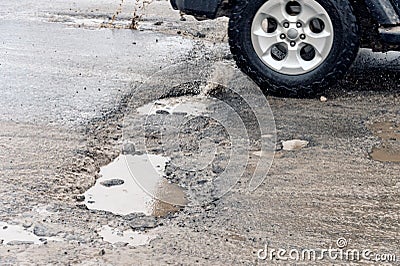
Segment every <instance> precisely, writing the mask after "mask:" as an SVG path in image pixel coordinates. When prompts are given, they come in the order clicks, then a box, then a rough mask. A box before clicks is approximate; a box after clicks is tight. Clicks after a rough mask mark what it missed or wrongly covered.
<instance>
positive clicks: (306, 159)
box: [0, 0, 400, 265]
mask: <svg viewBox="0 0 400 266" xmlns="http://www.w3.org/2000/svg"><path fill="white" fill-rule="evenodd" d="M119 4H120V2H119V1H112V0H102V1H96V2H93V1H86V0H84V1H49V0H40V1H31V0H23V1H19V2H18V3H16V2H14V1H3V2H2V3H0V15H1V16H0V17H1V18H0V30H1V32H2V34H1V37H0V78H1V82H0V88H1V97H0V128H1V134H0V169H1V171H0V195H1V200H0V225H1V228H0V242H1V244H0V264H1V265H3V264H6V265H7V264H11V265H14V264H22V265H24V264H62V265H64V264H83V265H103V264H106V265H132V264H137V265H158V264H162V265H163V264H183V265H193V264H200V265H205V264H212V265H237V264H244V265H254V264H266V265H269V264H272V263H278V264H279V263H287V262H288V261H284V258H281V259H280V260H279V257H277V256H278V255H277V254H278V253H277V252H276V251H273V252H272V253H273V254H274V256H273V257H269V255H268V256H267V255H266V254H269V253H268V252H271V250H272V249H275V250H278V249H282V250H286V251H287V253H286V254H287V255H286V256H289V255H288V254H289V251H290V250H294V251H293V252H292V253H291V255H293V258H290V259H289V263H292V264H294V263H298V264H304V265H308V264H309V263H312V264H321V265H331V264H340V263H344V264H348V263H353V264H354V265H358V264H359V265H365V264H371V265H373V264H375V263H378V260H379V259H381V260H382V259H386V260H387V262H388V264H389V265H390V264H393V265H396V262H393V258H394V255H397V263H398V260H400V250H399V248H398V247H399V246H400V240H399V236H400V231H399V226H398V225H399V222H400V221H399V213H400V197H399V195H400V194H399V189H400V180H399V173H400V165H399V161H400V155H399V150H400V133H399V132H400V127H399V125H400V113H399V108H398V106H399V89H400V83H399V76H400V72H399V70H400V54H399V53H396V52H391V53H388V54H374V53H372V52H371V51H368V50H362V51H360V55H359V57H358V59H357V61H356V62H355V64H354V66H353V67H352V69H351V70H350V72H349V74H348V75H347V76H346V78H345V79H344V80H343V81H341V82H339V84H338V85H337V86H335V87H333V88H330V89H329V90H328V91H327V92H326V94H325V96H324V98H322V99H319V98H318V99H284V98H275V97H269V96H268V97H264V96H263V95H262V94H261V92H260V91H258V89H257V87H256V86H254V84H252V82H251V81H249V80H248V79H246V77H244V76H243V74H241V73H240V72H239V71H238V70H237V69H235V68H234V63H233V60H232V58H231V56H230V53H229V48H228V45H227V36H226V23H227V19H224V18H222V19H218V20H216V21H204V22H197V21H195V20H194V19H193V18H190V17H184V19H182V18H181V16H180V15H179V13H178V12H175V11H172V10H171V8H170V7H169V4H168V2H167V1H154V3H152V4H150V5H148V6H147V7H146V9H145V10H144V11H140V12H142V15H143V16H142V21H140V22H139V29H138V30H131V29H128V27H129V24H130V22H131V17H132V10H133V9H134V3H133V1H132V2H129V3H122V6H121V8H120V12H118V14H117V12H116V11H117V10H119ZM114 14H115V15H116V17H115V19H114V20H112V17H113V15H114ZM216 83H218V84H220V85H224V87H225V89H221V86H216V85H215V84H216ZM226 88H228V89H226ZM229 88H230V89H231V90H229ZM160 98H163V99H162V100H160V101H159V102H158V103H157V104H155V105H148V106H147V107H146V106H145V107H142V106H143V105H146V104H148V103H152V101H154V100H158V99H160ZM243 99H244V100H246V101H244V100H243ZM149 107H150V109H149ZM152 107H153V109H152ZM137 108H139V109H137ZM154 108H155V109H154ZM143 110H144V111H143ZM237 121H239V122H237ZM178 125H179V126H183V128H182V127H179V126H178ZM242 126H244V128H245V130H244V131H243V128H242ZM295 139H298V140H302V141H303V142H301V143H303V144H304V143H305V145H304V146H302V145H300V144H299V143H300V142H298V143H297V146H296V148H297V149H295V150H288V148H287V146H285V145H284V144H285V141H287V140H295ZM264 140H266V141H265V143H267V144H268V145H266V146H263V143H264V142H263V141H264ZM286 145H287V143H286ZM299 145H300V146H299ZM273 154H274V157H273ZM146 155H150V157H148V158H150V159H151V158H153V157H154V160H156V161H157V160H159V161H157V162H153V166H154V167H153V168H146V167H147V166H146V164H143V165H142V164H141V161H140V160H137V158H142V157H141V156H146ZM209 155H212V156H211V157H212V158H210V157H209ZM243 156H244V157H243ZM120 160H126V162H127V164H126V165H128V166H130V167H129V169H125V168H124V169H121V168H118V167H117V166H116V165H117V164H118V162H121V161H120ZM243 162H245V163H244V164H243ZM258 162H262V163H261V166H262V169H263V170H265V172H268V175H267V176H265V179H263V180H261V181H263V182H262V183H261V185H260V186H259V187H257V189H256V190H255V191H253V190H251V189H249V184H250V185H251V181H249V180H251V177H252V176H254V174H255V173H256V172H257V171H256V169H257V163H258ZM110 163H111V164H110ZM164 163H165V165H164ZM107 165H108V166H107ZM105 166H106V167H105ZM113 167H117V168H113ZM109 169H111V170H109ZM113 169H114V170H113ZM154 169H156V171H155V172H154ZM127 170H129V171H128V172H127ZM151 171H153V172H151ZM224 171H225V172H228V173H230V174H229V175H228V177H229V178H228V182H223V181H225V180H222V182H219V181H221V180H218V177H219V176H221V175H222V174H223V173H224ZM242 172H243V175H241V179H239V180H236V179H235V180H234V181H235V183H234V186H233V187H230V186H228V185H229V184H230V183H229V181H231V180H230V178H231V177H232V176H235V175H237V173H242ZM136 174H137V175H138V176H140V177H143V178H144V179H143V180H142V182H139V187H140V185H143V184H147V183H146V182H148V181H149V180H150V179H151V178H150V177H153V176H154V178H155V180H156V181H157V182H159V181H160V180H161V181H160V182H161V183H160V184H162V185H160V186H159V187H157V189H156V190H155V191H156V192H153V195H154V193H156V194H157V193H158V194H157V195H156V196H157V197H159V198H162V199H165V201H167V203H165V202H163V201H157V200H156V201H154V200H153V199H152V198H151V197H149V195H147V194H143V195H142V194H140V192H138V191H141V190H140V189H139V190H135V187H134V186H137V185H138V184H137V182H136V183H135V182H131V181H132V179H130V176H131V175H136ZM126 176H128V177H127V178H126ZM105 177H109V178H111V179H107V180H104V178H105ZM140 177H139V180H140ZM239 177H240V176H239ZM99 178H100V179H99ZM102 178H103V179H102ZM96 179H97V180H99V182H97V183H96ZM136 181H137V179H136ZM227 183H228V184H227ZM135 184H136V185H135ZM143 187H145V186H142V188H143ZM91 188H93V189H92V190H90V189H91ZM97 188H98V191H99V194H93V193H95V192H93V191H96V189H97ZM145 188H146V187H145ZM132 191H133V192H132ZM149 191H150V190H149ZM221 191H222V192H223V193H220V192H221ZM113 193H114V194H113ZM118 193H119V194H120V195H124V197H125V196H126V199H128V200H125V198H124V197H122V198H119V197H118V195H119V194H118ZM92 194H93V195H92ZM116 196H117V197H116ZM107 197H109V198H113V199H114V198H115V197H116V199H117V200H115V201H114V200H107V199H109V198H107ZM132 198H133V199H135V200H134V202H130V201H129V199H132ZM100 202H105V203H104V204H103V205H101V204H100ZM168 202H169V203H170V204H168ZM117 204H120V206H121V208H119V206H118V205H117ZM94 206H100V207H94ZM149 206H150V207H149ZM136 209H137V210H136ZM118 210H120V212H118ZM121 210H124V211H125V210H128V213H129V214H127V213H126V212H123V211H121ZM129 210H132V211H131V212H129ZM135 210H136V211H135ZM143 210H146V211H143ZM266 247H267V248H266ZM339 247H340V248H341V249H340V250H342V251H343V252H344V253H346V252H347V251H348V250H350V251H354V250H356V251H359V252H360V254H361V253H362V252H363V251H364V253H365V251H366V250H367V251H370V253H369V255H370V256H366V257H361V256H360V257H361V258H360V259H358V258H357V256H355V255H354V254H353V255H354V256H350V258H349V256H347V257H346V256H344V258H343V257H342V258H340V257H339V256H337V257H333V258H332V256H330V255H329V254H328V253H325V256H323V258H322V257H321V258H316V259H315V261H312V262H310V261H309V260H301V258H298V259H296V258H295V257H296V251H297V252H298V253H300V254H301V253H302V252H303V251H304V250H306V251H310V250H315V251H316V252H317V254H319V255H320V253H321V250H324V249H329V248H332V249H337V250H336V251H334V252H337V253H339ZM266 249H268V250H266ZM266 251H268V252H266ZM346 254H347V253H346ZM264 255H266V256H265V257H264ZM382 255H383V256H382ZM338 257H339V258H338ZM286 258H288V257H286Z"/></svg>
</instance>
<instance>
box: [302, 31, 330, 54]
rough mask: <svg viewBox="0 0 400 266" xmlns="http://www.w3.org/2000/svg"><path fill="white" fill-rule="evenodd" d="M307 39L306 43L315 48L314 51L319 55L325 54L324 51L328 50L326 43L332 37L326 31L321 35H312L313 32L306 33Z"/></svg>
mask: <svg viewBox="0 0 400 266" xmlns="http://www.w3.org/2000/svg"><path fill="white" fill-rule="evenodd" d="M306 35H307V38H306V40H305V43H308V44H310V45H312V46H313V47H314V49H315V50H316V51H317V52H318V53H319V54H323V52H324V49H325V48H326V43H327V41H328V38H330V37H331V34H330V33H329V32H328V31H326V30H324V31H323V32H321V33H318V34H315V33H312V32H311V31H310V32H308V33H306Z"/></svg>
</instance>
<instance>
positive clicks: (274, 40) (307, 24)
mask: <svg viewBox="0 0 400 266" xmlns="http://www.w3.org/2000/svg"><path fill="white" fill-rule="evenodd" d="M251 39H252V44H253V47H254V50H255V51H256V53H257V55H258V57H259V58H260V59H261V61H262V62H263V63H264V64H266V65H267V66H268V67H269V68H271V69H273V70H275V71H276V72H278V73H281V74H286V75H302V74H306V73H308V72H310V71H312V70H314V69H316V68H317V67H318V66H320V65H321V64H322V63H323V62H324V61H325V60H326V59H327V57H328V56H329V53H330V51H331V49H332V46H333V39H334V31H333V24H332V20H331V18H330V17H329V14H328V13H327V12H326V10H325V9H324V8H323V7H322V6H321V5H320V4H319V3H318V2H317V1H315V0H296V1H292V0H269V1H267V2H266V3H265V4H264V5H262V6H261V8H260V9H259V10H258V11H257V13H256V15H255V17H254V20H253V23H252V27H251Z"/></svg>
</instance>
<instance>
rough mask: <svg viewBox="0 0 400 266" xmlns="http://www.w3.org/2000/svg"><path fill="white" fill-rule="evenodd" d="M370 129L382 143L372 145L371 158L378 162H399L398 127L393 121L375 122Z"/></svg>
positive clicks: (399, 140) (399, 142) (399, 134)
mask: <svg viewBox="0 0 400 266" xmlns="http://www.w3.org/2000/svg"><path fill="white" fill-rule="evenodd" d="M370 130H371V131H372V132H373V133H374V135H376V136H377V137H379V138H381V139H382V142H383V143H382V145H381V146H379V147H374V148H373V149H372V152H371V154H370V156H371V158H372V159H373V160H375V161H380V162H400V128H399V126H398V125H396V124H395V123H391V122H377V123H374V124H372V125H371V126H370Z"/></svg>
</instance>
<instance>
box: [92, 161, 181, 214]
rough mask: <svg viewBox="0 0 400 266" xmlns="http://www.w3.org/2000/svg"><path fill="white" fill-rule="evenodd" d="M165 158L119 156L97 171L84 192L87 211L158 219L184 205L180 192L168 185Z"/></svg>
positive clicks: (173, 186) (177, 188)
mask: <svg viewBox="0 0 400 266" xmlns="http://www.w3.org/2000/svg"><path fill="white" fill-rule="evenodd" d="M169 160H170V159H169V158H167V157H163V156H159V155H151V154H144V155H120V156H119V157H118V158H116V159H115V160H114V161H113V162H112V163H110V164H109V165H107V166H104V167H102V168H101V169H100V178H99V179H97V180H96V183H95V185H94V186H93V187H92V188H90V189H89V190H88V191H86V192H85V194H84V195H85V204H86V206H87V207H88V208H89V209H94V210H104V211H109V212H112V213H114V214H120V215H127V214H130V213H143V214H145V215H152V216H157V217H162V216H165V215H167V214H168V213H173V212H176V211H178V210H179V209H181V207H182V206H185V205H186V204H187V199H186V194H185V192H184V190H183V189H182V188H181V187H179V186H177V185H175V184H171V183H169V182H168V181H167V180H166V179H165V178H163V175H164V169H165V166H166V163H167V162H169Z"/></svg>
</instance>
